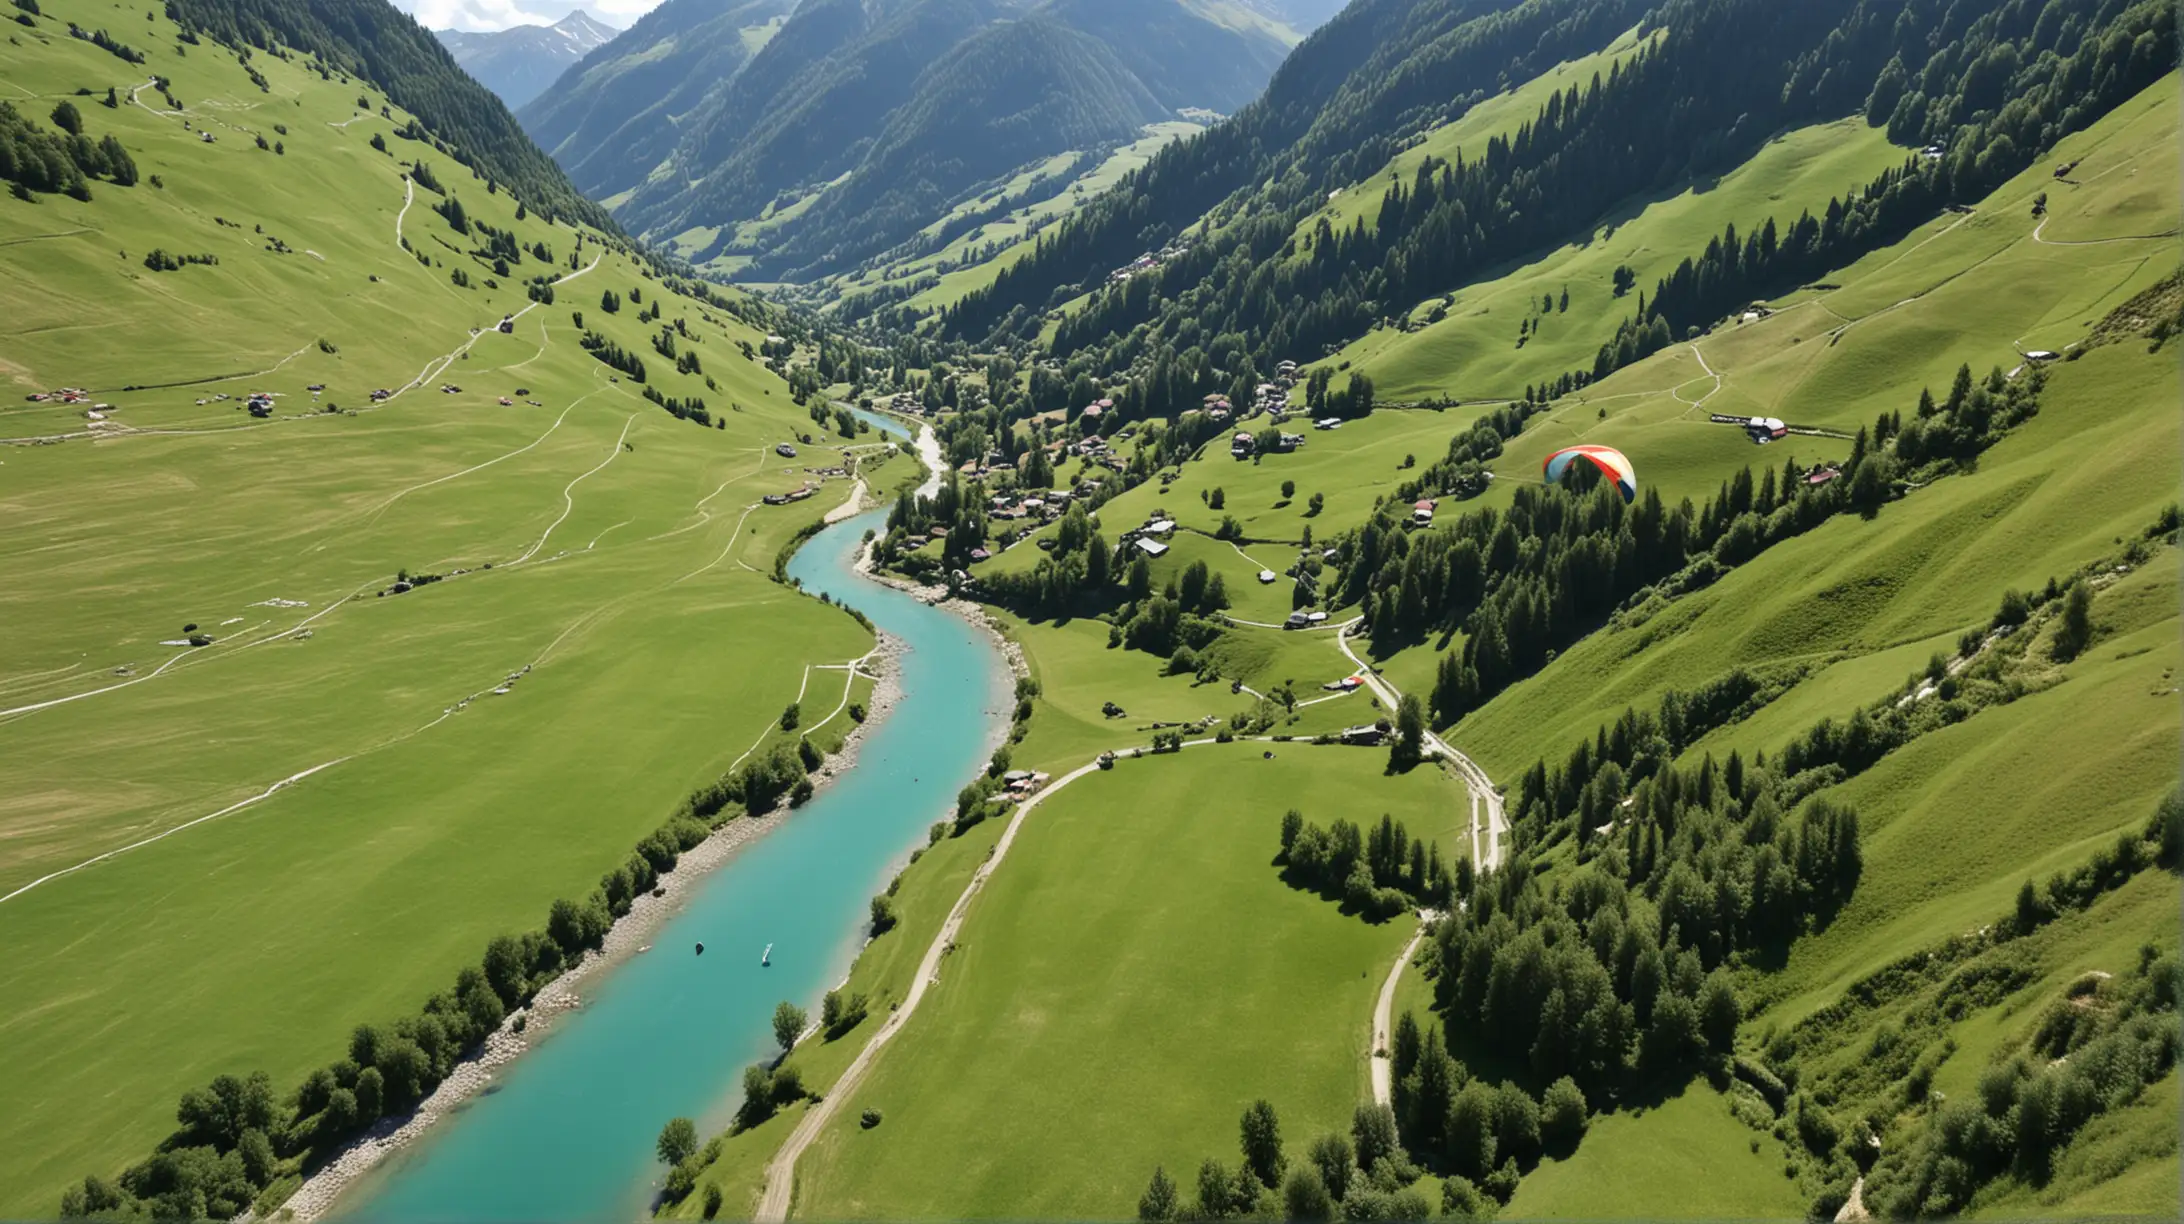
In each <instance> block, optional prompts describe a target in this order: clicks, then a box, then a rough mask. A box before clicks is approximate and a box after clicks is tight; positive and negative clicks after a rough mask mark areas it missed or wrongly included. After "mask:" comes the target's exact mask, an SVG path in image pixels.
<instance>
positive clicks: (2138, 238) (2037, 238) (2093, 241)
mask: <svg viewBox="0 0 2184 1224" xmlns="http://www.w3.org/2000/svg"><path fill="white" fill-rule="evenodd" d="M2054 219H2055V214H2054V213H2047V214H2044V215H2042V216H2041V218H2040V224H2038V225H2036V226H2034V227H2033V229H2032V240H2033V241H2034V242H2037V243H2039V244H2040V245H2041V246H2052V247H2090V246H2108V245H2110V244H2112V243H2117V242H2157V241H2159V240H2161V239H2163V238H2174V237H2176V236H2177V235H2178V234H2184V228H2170V229H2165V230H2163V231H2161V232H2160V233H2158V234H2125V235H2123V236H2122V237H2119V238H2083V239H2069V238H2048V237H2045V236H2044V235H2045V234H2046V231H2047V227H2048V222H2050V221H2053V220H2054Z"/></svg>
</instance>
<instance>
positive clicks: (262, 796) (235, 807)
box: [0, 756, 350, 904]
mask: <svg viewBox="0 0 2184 1224" xmlns="http://www.w3.org/2000/svg"><path fill="white" fill-rule="evenodd" d="M349 759H350V758H348V757H345V756H344V757H335V758H334V759H333V760H331V761H322V762H320V763H319V764H317V765H313V766H312V767H310V768H309V769H305V770H300V771H298V772H296V773H292V774H290V775H288V776H287V777H285V778H282V779H281V780H280V781H278V782H275V783H274V784H273V785H271V786H268V787H266V788H265V789H264V790H262V791H259V792H258V793H257V794H255V795H252V796H251V797H250V798H248V799H245V800H243V801H242V802H240V803H231V804H229V805H228V806H226V807H224V808H221V809H220V810H219V811H217V812H212V813H209V814H207V815H204V816H199V817H197V818H196V819H195V820H187V821H184V822H183V823H181V824H178V825H176V826H174V827H173V828H171V829H168V830H166V831H164V832H161V833H155V834H153V835H152V836H150V837H147V838H144V839H143V840H141V841H133V842H130V843H129V844H128V845H126V846H119V847H116V848H115V849H112V850H108V851H107V852H106V853H104V854H98V855H93V856H92V857H90V858H87V859H85V860H84V861H82V862H80V863H77V864H76V865H74V866H72V867H63V868H61V869H60V870H59V871H55V872H49V873H48V874H46V875H42V876H39V877H38V878H37V879H35V880H32V881H31V882H30V883H28V884H25V885H23V886H22V887H21V888H18V889H16V890H15V891H14V892H11V893H9V894H7V895H6V896H4V897H0V904H4V903H6V902H9V901H13V900H14V899H15V898H17V897H20V896H22V895H23V894H24V893H27V892H29V891H30V890H31V889H33V888H36V887H38V886H39V885H41V884H45V883H49V882H51V881H53V880H58V879H60V878H61V877H62V876H67V875H74V874H75V873H76V872H79V871H82V870H83V869H84V868H86V867H91V866H96V865H97V864H99V863H103V862H105V861H106V860H108V859H111V858H115V857H117V856H119V855H123V854H127V853H129V852H130V851H131V850H139V849H142V848H143V847H145V846H149V845H151V844H152V843H153V842H157V841H164V840H166V839H167V838H170V837H173V836H174V835H175V834H177V833H180V832H181V831H183V830H184V829H193V828H196V827H197V826H198V825H201V824H204V823H206V822H207V821H213V820H218V819H220V818H221V817H222V816H227V815H231V814H233V813H235V812H240V811H242V810H243V809H244V808H247V807H251V806H253V805H255V804H258V803H262V802H264V801H265V800H267V799H271V798H272V797H273V796H275V795H277V794H279V793H280V792H282V791H284V790H287V789H288V788H289V787H291V786H294V785H295V784H296V783H298V782H301V781H303V780H304V779H305V778H308V777H310V776H311V775H312V774H315V773H317V772H319V771H320V770H322V769H331V768H333V767H334V766H336V765H339V764H341V763H342V762H343V761H346V760H349Z"/></svg>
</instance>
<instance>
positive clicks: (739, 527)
mask: <svg viewBox="0 0 2184 1224" xmlns="http://www.w3.org/2000/svg"><path fill="white" fill-rule="evenodd" d="M758 507H759V503H757V502H753V503H751V504H750V505H748V506H745V507H744V508H743V515H742V517H741V518H738V519H737V520H736V529H735V530H734V531H731V532H729V533H728V542H727V543H726V544H723V545H721V549H720V555H719V556H717V557H715V558H713V559H712V560H710V561H708V562H706V563H705V564H703V565H701V566H699V567H698V568H696V569H694V570H691V571H690V572H689V573H687V574H684V575H683V576H682V577H680V578H677V579H676V580H675V581H673V582H670V583H668V585H669V586H680V585H682V584H683V583H685V582H688V581H690V580H691V579H692V578H695V577H697V576H698V575H699V574H702V573H704V572H705V571H707V570H709V569H713V568H714V567H716V566H718V565H719V564H720V563H721V562H723V561H726V560H727V559H728V554H729V553H730V552H732V551H734V550H735V546H736V540H737V539H739V538H740V537H741V536H742V535H743V524H744V521H745V520H746V519H749V518H750V517H751V511H753V510H756V509H758ZM744 568H746V569H749V568H750V567H749V566H745V567H744ZM752 572H753V573H756V572H757V571H756V570H753V571H752Z"/></svg>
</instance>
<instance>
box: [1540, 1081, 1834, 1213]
mask: <svg viewBox="0 0 2184 1224" xmlns="http://www.w3.org/2000/svg"><path fill="white" fill-rule="evenodd" d="M1670 1136H1673V1138H1671V1137H1670ZM1781 1154H1782V1141H1781V1140H1779V1139H1776V1138H1775V1137H1773V1136H1772V1135H1767V1134H1764V1133H1762V1132H1760V1131H1755V1130H1753V1129H1751V1128H1750V1127H1748V1126H1746V1125H1744V1124H1743V1123H1742V1122H1739V1121H1737V1119H1736V1118H1735V1117H1734V1116H1733V1115H1731V1114H1730V1112H1729V1102H1728V1101H1727V1099H1725V1098H1724V1097H1723V1096H1722V1095H1721V1094H1720V1093H1718V1092H1715V1091H1713V1090H1712V1089H1710V1088H1708V1087H1707V1086H1706V1085H1705V1084H1704V1083H1694V1084H1690V1085H1687V1086H1685V1087H1684V1088H1683V1089H1681V1090H1680V1092H1679V1093H1678V1094H1677V1095H1675V1096H1672V1097H1669V1098H1668V1099H1667V1100H1665V1101H1662V1102H1661V1103H1660V1104H1658V1105H1655V1106H1653V1107H1651V1108H1648V1109H1640V1110H1633V1111H1630V1112H1625V1113H1617V1114H1614V1115H1612V1116H1609V1117H1604V1118H1600V1119H1597V1120H1596V1121H1594V1123H1593V1125H1592V1127H1591V1129H1589V1130H1587V1131H1586V1133H1585V1142H1584V1143H1582V1144H1580V1145H1579V1146H1578V1149H1577V1151H1576V1152H1575V1153H1573V1154H1572V1155H1570V1156H1569V1157H1567V1158H1565V1159H1553V1158H1550V1159H1548V1160H1544V1161H1542V1162H1540V1166H1539V1168H1537V1169H1535V1170H1534V1171H1533V1172H1532V1174H1531V1175H1530V1176H1529V1177H1526V1178H1525V1179H1524V1182H1523V1184H1522V1185H1520V1186H1519V1187H1518V1188H1517V1194H1516V1197H1515V1198H1513V1199H1510V1200H1509V1206H1508V1207H1507V1208H1506V1209H1505V1210H1506V1213H1507V1215H1508V1216H1509V1217H1510V1218H1511V1219H1518V1220H1599V1219H1671V1218H1680V1219H1694V1218H1695V1219H1716V1220H1780V1219H1795V1218H1798V1217H1800V1216H1802V1214H1803V1213H1804V1206H1805V1205H1804V1201H1803V1199H1802V1198H1801V1197H1800V1196H1799V1195H1798V1193H1797V1183H1795V1182H1793V1181H1790V1180H1789V1179H1788V1178H1785V1177H1783V1176H1782V1162H1781Z"/></svg>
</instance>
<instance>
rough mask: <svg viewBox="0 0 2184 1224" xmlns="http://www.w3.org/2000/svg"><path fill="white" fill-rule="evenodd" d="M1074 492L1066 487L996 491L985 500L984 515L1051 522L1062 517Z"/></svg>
mask: <svg viewBox="0 0 2184 1224" xmlns="http://www.w3.org/2000/svg"><path fill="white" fill-rule="evenodd" d="M1076 496H1077V495H1076V494H1074V493H1072V492H1070V491H1069V490H1068V489H1052V490H1043V491H1039V492H1033V493H1020V492H1003V493H996V494H994V496H993V497H992V498H990V499H988V501H987V505H986V517H987V518H992V519H1009V520H1011V521H1021V520H1024V519H1030V520H1032V521H1033V522H1039V523H1051V522H1053V521H1054V520H1055V519H1058V518H1060V517H1062V514H1063V512H1064V511H1066V510H1068V509H1069V503H1070V502H1071V501H1073V500H1075V499H1076Z"/></svg>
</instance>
